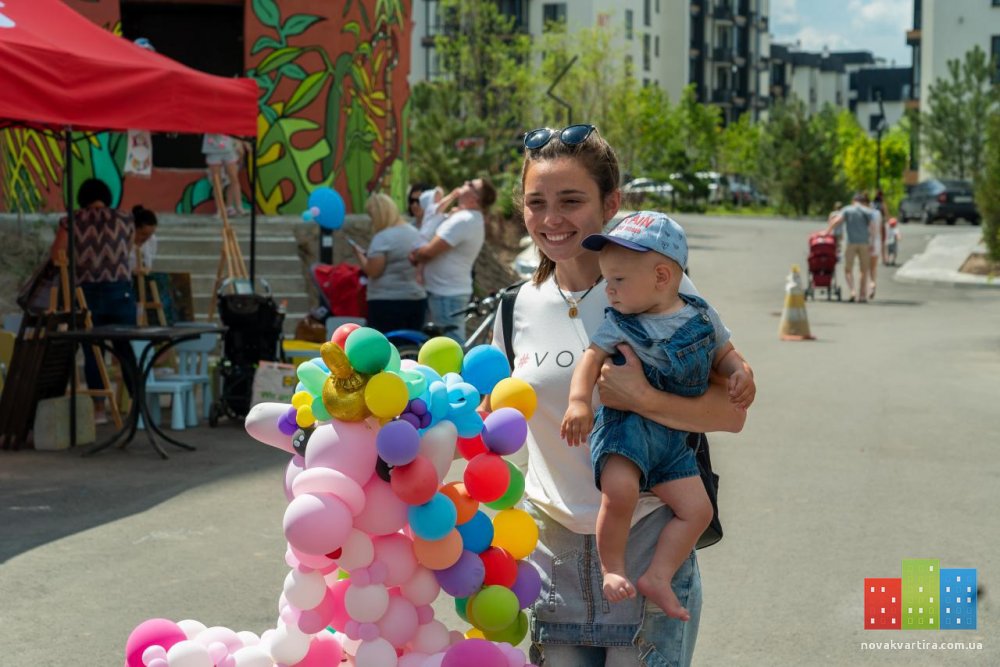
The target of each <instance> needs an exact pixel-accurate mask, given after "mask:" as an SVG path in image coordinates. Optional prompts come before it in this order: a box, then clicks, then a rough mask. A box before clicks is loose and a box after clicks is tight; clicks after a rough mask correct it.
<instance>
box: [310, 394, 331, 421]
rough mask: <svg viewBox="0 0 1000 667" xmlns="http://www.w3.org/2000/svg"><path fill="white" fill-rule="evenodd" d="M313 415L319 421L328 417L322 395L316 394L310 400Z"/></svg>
mask: <svg viewBox="0 0 1000 667" xmlns="http://www.w3.org/2000/svg"><path fill="white" fill-rule="evenodd" d="M312 411H313V417H315V418H316V419H317V420H319V421H326V420H327V419H330V413H329V412H327V411H326V406H325V405H324V404H323V397H322V396H317V397H316V398H314V399H313V402H312Z"/></svg>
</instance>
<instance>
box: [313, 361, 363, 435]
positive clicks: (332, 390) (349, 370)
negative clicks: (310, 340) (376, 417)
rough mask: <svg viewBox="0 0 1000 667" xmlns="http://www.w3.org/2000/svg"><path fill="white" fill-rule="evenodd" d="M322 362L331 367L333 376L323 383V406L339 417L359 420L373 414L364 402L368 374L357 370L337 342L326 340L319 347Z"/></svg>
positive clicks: (351, 420) (347, 419) (354, 420)
mask: <svg viewBox="0 0 1000 667" xmlns="http://www.w3.org/2000/svg"><path fill="white" fill-rule="evenodd" d="M319 353H320V355H321V356H322V357H323V362H324V363H325V364H326V367H327V368H329V369H330V376H329V377H328V378H327V379H326V382H325V383H324V384H323V406H324V407H326V411H327V412H329V413H330V415H331V416H332V417H334V418H336V419H340V420H342V421H348V422H359V421H361V420H362V419H364V418H366V417H368V416H370V415H371V411H370V410H369V409H368V406H367V405H366V404H365V386H366V385H367V384H368V377H369V376H367V375H364V374H362V373H358V372H357V371H355V370H354V368H353V367H352V366H351V362H350V361H348V360H347V354H345V353H344V350H343V348H341V347H340V346H339V345H337V344H336V343H332V342H330V343H323V345H322V347H320V349H319Z"/></svg>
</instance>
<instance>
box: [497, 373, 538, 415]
mask: <svg viewBox="0 0 1000 667" xmlns="http://www.w3.org/2000/svg"><path fill="white" fill-rule="evenodd" d="M536 407H538V397H537V396H536V395H535V389H534V387H532V386H531V385H530V384H528V383H527V382H525V381H524V380H522V379H520V378H504V379H503V380H500V381H499V382H497V383H496V386H495V387H493V391H492V392H490V409H492V410H499V409H500V408H514V409H515V410H517V411H518V412H520V413H521V414H522V415H524V418H525V419H531V415H533V414H535V408H536Z"/></svg>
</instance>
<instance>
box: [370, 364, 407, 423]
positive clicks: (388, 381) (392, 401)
mask: <svg viewBox="0 0 1000 667" xmlns="http://www.w3.org/2000/svg"><path fill="white" fill-rule="evenodd" d="M408 401H409V392H408V391H407V389H406V383H405V382H404V381H403V378H401V377H399V376H398V375H396V374H395V373H387V372H385V371H383V372H381V373H377V374H375V375H373V376H371V378H370V379H369V380H368V386H366V387H365V404H366V405H367V406H368V409H369V410H371V411H372V414H373V415H375V416H376V417H380V418H382V419H390V418H392V417H397V416H398V415H399V413H401V412H402V411H403V410H405V409H406V403H407V402H408Z"/></svg>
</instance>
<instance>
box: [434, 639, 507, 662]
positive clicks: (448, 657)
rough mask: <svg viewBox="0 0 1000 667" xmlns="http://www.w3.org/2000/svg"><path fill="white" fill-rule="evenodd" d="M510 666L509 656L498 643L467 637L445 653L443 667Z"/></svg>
mask: <svg viewBox="0 0 1000 667" xmlns="http://www.w3.org/2000/svg"><path fill="white" fill-rule="evenodd" d="M468 665H476V667H508V662H507V657H506V656H505V655H504V654H503V651H501V650H500V649H499V648H497V647H496V645H495V644H494V643H493V642H491V641H487V640H485V639H466V640H465V641H461V642H459V643H457V644H455V645H453V646H452V647H451V648H449V649H448V650H447V651H445V654H444V660H442V661H441V667H467V666H468Z"/></svg>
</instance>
